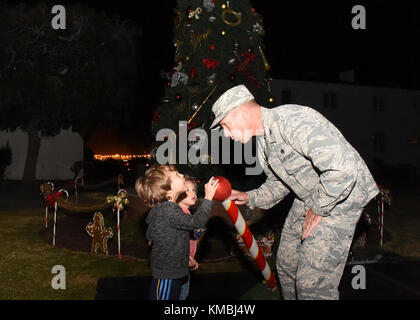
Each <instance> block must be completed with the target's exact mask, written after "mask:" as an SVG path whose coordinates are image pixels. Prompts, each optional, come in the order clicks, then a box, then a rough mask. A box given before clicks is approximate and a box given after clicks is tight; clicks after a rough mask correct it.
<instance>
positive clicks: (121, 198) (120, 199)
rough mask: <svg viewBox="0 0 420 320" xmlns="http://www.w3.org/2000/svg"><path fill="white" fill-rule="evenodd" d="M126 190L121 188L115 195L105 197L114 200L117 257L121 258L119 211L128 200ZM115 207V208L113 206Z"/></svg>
mask: <svg viewBox="0 0 420 320" xmlns="http://www.w3.org/2000/svg"><path fill="white" fill-rule="evenodd" d="M127 195H128V194H127V191H126V190H124V189H121V190H120V191H118V193H117V195H116V196H115V197H114V196H109V197H107V199H106V201H107V202H108V203H111V202H114V203H115V204H114V206H115V207H116V208H117V232H118V258H120V259H121V243H120V211H122V210H123V209H124V205H128V204H129V201H128V199H127ZM114 209H115V208H114Z"/></svg>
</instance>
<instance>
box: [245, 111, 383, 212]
mask: <svg viewBox="0 0 420 320" xmlns="http://www.w3.org/2000/svg"><path fill="white" fill-rule="evenodd" d="M261 110H262V122H263V128H264V136H258V137H257V152H258V159H259V161H260V164H261V166H262V167H263V168H264V172H265V174H266V175H267V179H266V182H265V183H264V184H262V185H261V186H260V187H259V188H258V189H254V190H251V191H248V192H247V193H248V195H249V205H250V206H251V207H260V208H263V209H268V208H271V207H273V206H274V205H275V204H277V203H278V202H279V201H281V200H282V199H283V198H284V197H285V196H286V195H287V194H288V193H289V192H290V191H293V192H294V193H295V195H296V197H297V198H298V199H300V200H301V201H303V202H304V204H305V211H306V210H308V209H309V208H311V209H312V210H313V211H314V212H315V213H316V214H318V215H321V216H328V215H329V214H330V212H331V210H333V209H334V207H335V206H336V205H337V204H339V203H340V202H343V201H353V202H355V203H357V204H360V206H361V207H362V206H365V205H366V204H367V203H368V202H369V201H370V199H372V198H373V197H375V196H376V194H377V193H378V192H379V190H378V187H377V185H376V183H375V180H374V179H373V177H372V175H371V173H370V171H369V169H368V168H367V166H366V164H365V162H364V161H363V159H362V158H361V157H360V155H359V153H358V152H357V151H356V150H355V149H354V148H353V147H352V146H351V145H350V143H349V142H347V140H346V139H345V138H344V136H343V135H342V134H341V132H340V131H339V130H338V129H337V128H336V127H335V126H334V125H333V124H332V123H331V122H329V121H328V120H327V119H326V118H325V117H323V116H322V115H321V114H320V113H319V112H317V111H316V110H314V109H311V108H309V107H305V106H300V105H293V104H288V105H282V106H279V107H276V108H273V109H267V108H264V107H261Z"/></svg>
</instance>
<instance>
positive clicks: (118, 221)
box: [117, 203, 121, 259]
mask: <svg viewBox="0 0 420 320" xmlns="http://www.w3.org/2000/svg"><path fill="white" fill-rule="evenodd" d="M117 231H118V258H120V259H121V244H120V204H119V203H117Z"/></svg>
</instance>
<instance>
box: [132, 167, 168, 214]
mask: <svg viewBox="0 0 420 320" xmlns="http://www.w3.org/2000/svg"><path fill="white" fill-rule="evenodd" d="M170 171H176V168H175V166H173V165H170V164H167V165H153V166H151V167H150V168H149V169H147V170H146V172H145V173H144V176H143V177H140V178H138V179H137V181H136V184H135V189H136V192H137V194H138V196H139V197H140V198H141V199H143V201H144V203H145V204H146V206H148V207H153V206H154V205H156V204H158V203H159V202H163V201H166V200H169V195H168V192H169V191H170V190H171V184H172V181H171V179H170V178H169V175H168V173H169V172H170Z"/></svg>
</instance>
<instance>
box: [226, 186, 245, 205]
mask: <svg viewBox="0 0 420 320" xmlns="http://www.w3.org/2000/svg"><path fill="white" fill-rule="evenodd" d="M230 200H232V201H235V203H236V204H247V203H248V201H249V197H248V194H247V193H246V192H242V191H238V190H234V189H232V192H231V193H230Z"/></svg>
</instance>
